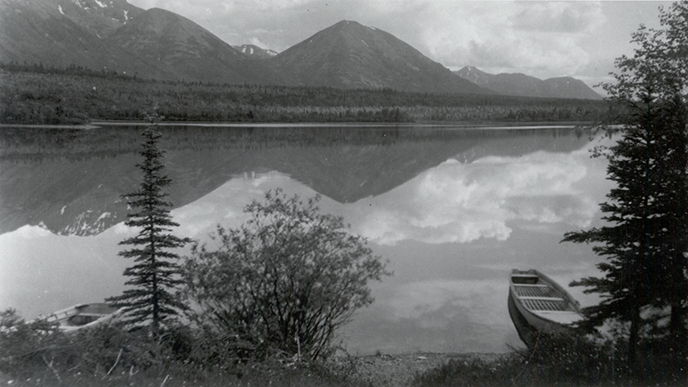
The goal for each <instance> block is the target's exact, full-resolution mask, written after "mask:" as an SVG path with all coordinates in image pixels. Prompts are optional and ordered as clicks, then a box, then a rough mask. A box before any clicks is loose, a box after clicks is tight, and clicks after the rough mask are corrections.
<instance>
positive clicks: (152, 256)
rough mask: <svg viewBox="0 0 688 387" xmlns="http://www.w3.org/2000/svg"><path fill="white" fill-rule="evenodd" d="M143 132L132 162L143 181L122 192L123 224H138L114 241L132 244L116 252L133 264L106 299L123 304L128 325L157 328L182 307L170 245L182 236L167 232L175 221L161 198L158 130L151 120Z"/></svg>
mask: <svg viewBox="0 0 688 387" xmlns="http://www.w3.org/2000/svg"><path fill="white" fill-rule="evenodd" d="M143 137H144V142H143V144H142V147H141V151H140V152H139V154H140V155H141V156H142V157H143V161H142V162H141V163H139V164H137V167H139V168H140V170H141V171H142V172H143V181H142V182H141V185H140V186H139V189H138V190H137V191H136V192H132V193H129V194H125V195H122V197H123V198H124V199H126V200H127V203H128V204H129V207H130V208H131V210H132V211H131V212H130V213H129V214H128V219H127V221H126V222H125V224H126V225H127V226H129V227H133V228H136V229H137V230H138V235H136V236H135V237H132V238H128V239H125V240H123V241H121V242H120V245H129V246H132V247H131V248H130V249H128V250H124V251H121V252H120V253H119V255H120V256H122V257H124V258H132V259H134V264H133V265H132V266H130V267H128V268H126V269H125V270H124V276H126V277H129V280H128V281H127V282H125V284H126V285H128V286H130V288H128V289H126V290H124V292H123V294H122V295H120V296H117V297H112V298H109V299H108V300H107V301H108V302H110V303H111V304H112V305H113V306H115V307H118V308H124V320H125V322H126V323H127V324H128V325H129V326H130V327H132V328H134V327H142V326H149V327H151V328H152V329H153V331H154V332H157V331H158V330H159V329H160V328H161V327H162V326H163V325H164V324H165V323H166V322H167V321H168V320H170V319H172V318H174V317H175V316H177V315H178V314H179V313H180V312H181V311H182V310H183V309H185V305H184V304H183V303H182V302H180V301H179V300H178V298H177V297H176V295H175V288H176V287H177V286H178V285H179V284H180V282H181V281H180V280H179V274H180V266H179V264H178V262H177V261H178V260H179V256H178V255H177V254H176V253H175V252H174V250H175V249H178V248H181V247H183V246H184V245H185V244H186V243H187V242H188V240H187V239H182V238H178V237H176V236H174V235H172V234H171V233H170V232H171V230H172V227H177V226H179V224H177V223H175V222H174V221H173V220H172V216H171V215H170V208H171V207H172V204H171V203H169V202H167V201H165V198H166V197H167V196H168V194H167V193H165V192H164V191H163V188H165V187H167V186H169V185H170V184H171V182H172V181H171V179H170V178H169V177H168V176H167V175H166V174H165V172H164V169H165V167H164V165H163V163H162V159H163V157H164V155H165V152H164V151H163V150H161V149H160V148H159V146H158V142H159V140H160V137H161V134H160V133H159V132H157V131H156V130H155V127H154V126H151V127H148V128H147V129H146V130H144V132H143Z"/></svg>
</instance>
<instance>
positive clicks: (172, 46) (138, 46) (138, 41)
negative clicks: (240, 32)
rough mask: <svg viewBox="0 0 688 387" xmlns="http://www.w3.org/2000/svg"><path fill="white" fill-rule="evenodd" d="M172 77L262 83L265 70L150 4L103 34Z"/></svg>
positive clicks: (180, 18) (182, 18) (206, 33)
mask: <svg viewBox="0 0 688 387" xmlns="http://www.w3.org/2000/svg"><path fill="white" fill-rule="evenodd" d="M107 41H108V43H110V44H111V45H113V46H117V47H120V48H122V49H124V50H127V51H128V52H131V53H133V54H134V55H136V56H138V57H141V58H143V59H145V60H146V61H148V62H150V63H156V65H157V66H158V67H160V68H161V69H163V70H165V71H167V72H169V73H172V74H174V75H175V76H176V79H186V80H194V81H204V82H225V83H265V82H266V81H268V79H269V77H268V76H266V74H267V71H265V69H262V67H261V66H260V65H257V64H255V63H253V62H252V61H250V60H249V59H248V58H246V57H245V56H244V55H242V54H241V53H240V52H239V51H237V50H236V49H234V48H233V47H232V46H230V45H229V44H227V43H225V42H224V41H222V40H221V39H220V38H218V37H217V36H215V35H213V34H212V33H210V31H208V30H206V29H204V28H203V27H201V26H199V25H198V24H196V23H194V22H192V21H191V20H189V19H187V18H185V17H182V16H179V15H177V14H175V13H173V12H169V11H165V10H163V9H159V8H152V9H149V10H148V11H145V12H143V13H142V14H140V15H139V16H138V17H137V18H136V19H134V20H133V21H132V22H130V23H127V24H125V25H123V26H122V27H121V28H120V29H118V30H117V31H115V33H113V34H112V35H111V36H110V37H108V38H107Z"/></svg>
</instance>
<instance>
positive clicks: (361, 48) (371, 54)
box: [0, 0, 594, 98]
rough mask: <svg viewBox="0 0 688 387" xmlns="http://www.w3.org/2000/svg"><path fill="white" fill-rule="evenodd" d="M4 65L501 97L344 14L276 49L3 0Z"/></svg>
mask: <svg viewBox="0 0 688 387" xmlns="http://www.w3.org/2000/svg"><path fill="white" fill-rule="evenodd" d="M0 62H5V63H10V62H16V63H29V64H44V65H47V66H55V67H63V68H66V67H69V66H81V67H85V68H89V69H92V70H96V71H101V70H106V71H108V72H109V71H117V72H119V73H126V74H129V75H137V76H138V77H139V78H151V79H160V80H177V81H180V80H182V81H191V82H198V81H200V82H216V83H229V84H263V85H278V86H318V87H332V88H338V89H361V88H363V89H388V88H389V89H395V90H399V91H409V92H431V93H461V94H483V95H485V94H501V93H503V91H501V90H499V87H495V85H494V84H490V86H491V87H486V86H485V85H484V84H480V83H479V82H478V83H477V84H476V82H475V81H474V80H470V79H468V80H466V79H464V78H463V77H460V76H456V74H455V73H452V71H451V70H449V69H448V68H446V67H444V66H443V65H441V64H440V63H437V62H435V61H433V60H431V59H430V58H428V57H426V56H425V55H423V54H422V53H421V52H420V51H418V50H417V49H415V48H414V47H412V46H410V45H409V44H407V43H405V42H403V41H402V40H400V39H398V38H396V37H395V36H394V35H392V34H390V33H388V32H385V31H382V30H380V29H377V28H375V27H369V26H364V25H362V24H360V23H358V22H355V21H350V20H342V21H340V22H338V23H336V24H334V25H332V26H330V27H328V28H325V29H323V30H321V31H318V32H316V33H315V34H314V35H312V36H311V37H309V38H307V39H305V40H303V41H302V42H300V43H297V44H296V45H294V46H292V47H290V48H289V49H287V50H285V51H283V52H281V53H276V52H274V51H271V50H268V49H263V48H260V47H257V46H255V45H249V44H244V45H241V46H232V45H230V44H228V43H226V42H224V41H223V40H221V39H220V38H218V37H217V36H215V35H214V34H212V33H211V32H210V31H208V30H207V29H205V28H203V27H202V26H200V25H198V24H197V23H195V22H193V21H192V20H189V19H187V18H186V17H184V16H181V15H178V14H176V13H173V12H170V11H166V10H163V9H159V8H151V9H148V10H143V9H141V8H138V7H136V6H133V5H131V4H129V3H128V2H127V1H126V0H0ZM538 81H539V80H538ZM541 82H544V83H542V84H541V85H540V86H538V87H539V88H540V89H542V90H550V91H551V92H550V93H549V94H547V95H546V96H547V97H551V96H556V97H558V98H559V95H562V94H565V93H566V92H567V91H570V90H573V89H575V88H578V89H580V90H579V92H584V91H585V90H583V89H584V87H583V86H584V85H583V86H581V85H582V82H580V81H577V80H575V79H573V78H561V79H559V78H557V79H551V80H547V81H541ZM585 87H587V86H585ZM531 88H532V87H531ZM508 93H509V92H508V91H507V94H508ZM526 94H527V93H526ZM540 94H541V93H540ZM519 95H523V94H522V93H521V94H519ZM538 96H540V95H539V94H538ZM573 98H578V97H573ZM588 98H594V96H591V95H589V96H588Z"/></svg>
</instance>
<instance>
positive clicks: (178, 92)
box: [0, 64, 609, 124]
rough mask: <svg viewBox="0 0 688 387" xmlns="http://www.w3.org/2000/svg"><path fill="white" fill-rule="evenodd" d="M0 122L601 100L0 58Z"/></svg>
mask: <svg viewBox="0 0 688 387" xmlns="http://www.w3.org/2000/svg"><path fill="white" fill-rule="evenodd" d="M0 84H2V85H3V87H2V89H0V122H1V123H6V124H82V123H86V122H89V121H91V120H131V121H136V120H144V119H145V118H146V114H147V112H150V111H156V112H157V113H158V114H159V115H160V116H162V117H163V119H164V120H165V121H203V122H468V123H480V122H495V121H497V122H514V123H518V122H543V121H558V122H561V121H569V122H570V121H585V122H590V121H596V120H600V119H602V118H603V117H604V116H605V114H607V113H608V111H609V107H608V106H607V105H605V104H604V103H603V102H602V101H593V100H564V99H542V98H526V97H508V96H496V95H463V94H433V93H410V92H401V91H394V90H390V89H384V90H340V89H333V88H307V87H284V86H264V85H227V84H210V83H199V82H193V83H192V82H172V81H154V80H143V79H139V78H136V77H130V76H125V75H122V74H119V75H118V74H114V73H105V72H94V71H88V70H85V69H78V68H72V69H55V68H45V67H43V66H40V65H35V66H34V65H18V64H4V65H3V64H0Z"/></svg>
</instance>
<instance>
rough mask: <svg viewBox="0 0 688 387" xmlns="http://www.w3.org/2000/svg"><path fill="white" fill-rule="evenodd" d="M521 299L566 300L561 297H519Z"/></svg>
mask: <svg viewBox="0 0 688 387" xmlns="http://www.w3.org/2000/svg"><path fill="white" fill-rule="evenodd" d="M519 298H520V299H522V300H542V301H566V300H564V299H563V298H561V297H528V296H525V297H519Z"/></svg>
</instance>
